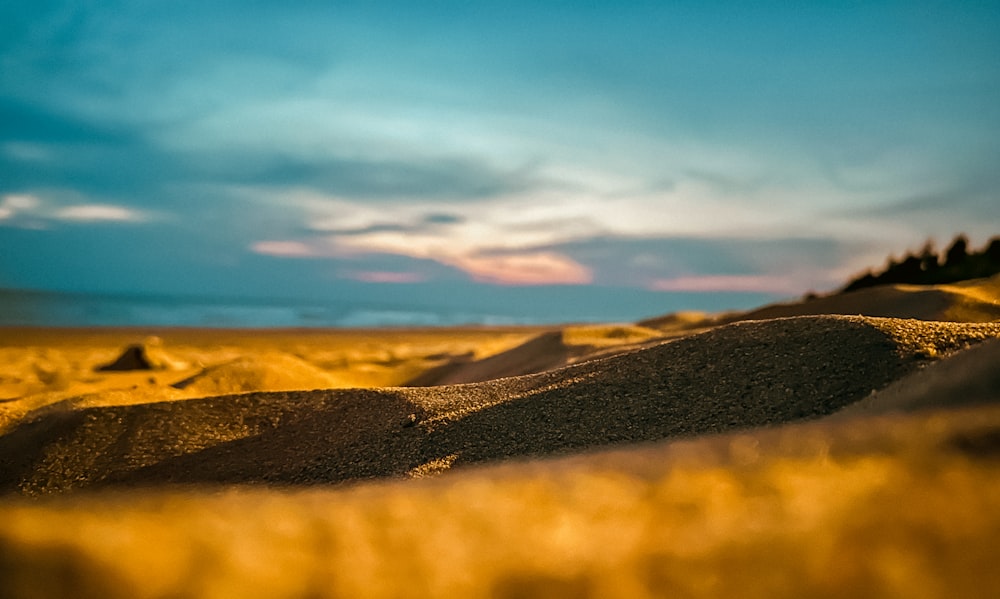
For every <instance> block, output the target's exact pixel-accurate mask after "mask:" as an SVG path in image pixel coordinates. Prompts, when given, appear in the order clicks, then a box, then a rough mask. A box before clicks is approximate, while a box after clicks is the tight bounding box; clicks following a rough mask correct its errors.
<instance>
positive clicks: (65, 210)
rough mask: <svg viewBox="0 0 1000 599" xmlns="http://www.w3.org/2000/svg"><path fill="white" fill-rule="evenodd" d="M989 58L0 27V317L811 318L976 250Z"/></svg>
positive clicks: (625, 8) (771, 21)
mask: <svg viewBox="0 0 1000 599" xmlns="http://www.w3.org/2000/svg"><path fill="white" fill-rule="evenodd" d="M998 58H1000V3H997V2H965V1H961V0H958V1H951V2H924V1H910V2H878V1H875V2H810V3H791V2H770V1H763V2H754V3H748V2H712V1H698V2H639V1H633V2H630V1H627V0H626V1H616V2H597V1H589V2H587V1H577V2H568V1H551V2H543V1H535V2H522V1H519V0H505V1H504V2H492V1H481V2H470V1H461V2H459V1H449V0H427V1H424V2H404V1H397V2H388V1H386V2H381V1H377V0H373V1H356V2H335V1H331V2H318V1H300V2H296V1H290V0H286V1H283V2H271V1H262V0H257V1H240V2H237V1H235V0H219V1H214V2H201V1H198V2H194V1H188V0H173V1H166V0H162V1H159V0H132V1H115V0H101V1H96V0H77V1H59V0H51V1H48V0H31V1H25V0H10V1H7V2H4V3H3V4H2V5H0V288H16V289H42V290H59V291H72V292H98V293H106V292H115V293H119V292H127V293H140V294H142V293H150V294H155V293H168V292H169V293H177V294H194V295H218V296H234V297H235V296H252V297H283V298H312V299H324V298H338V299H341V300H357V301H372V300H373V298H394V300H395V301H399V302H404V303H405V302H406V301H421V302H435V301H440V302H445V303H447V302H452V303H455V304H456V305H462V304H466V305H473V304H477V303H482V304H484V305H485V304H490V303H494V304H496V303H499V304H502V303H504V302H520V303H521V304H525V305H529V306H528V307H527V308H524V309H526V310H529V311H530V310H531V309H534V308H531V306H535V307H536V308H537V311H538V313H540V314H541V313H545V314H553V315H556V316H558V315H559V314H560V306H564V307H565V306H568V305H569V306H572V305H575V304H579V305H581V306H583V305H586V306H588V308H587V310H590V311H591V312H594V316H595V317H597V316H600V315H601V314H604V313H607V315H609V316H616V317H618V316H629V315H630V314H631V312H630V311H634V312H637V313H636V314H635V316H636V317H639V316H643V315H650V314H651V313H657V312H658V310H657V308H658V307H660V306H662V307H663V310H660V311H666V310H667V309H668V308H685V309H697V308H699V307H700V306H701V305H704V306H705V307H706V308H709V309H716V308H738V307H751V305H753V304H755V303H760V302H761V301H767V300H775V299H782V298H793V297H797V296H801V295H802V294H804V293H806V292H808V291H819V292H825V291H830V290H833V289H836V288H838V287H839V286H841V285H842V284H843V283H844V282H845V281H846V280H847V279H848V278H849V277H850V276H852V275H855V274H857V273H858V272H859V271H863V270H864V269H866V268H868V267H872V266H875V267H877V266H879V265H881V264H882V263H884V261H885V259H886V257H887V256H888V255H889V254H893V253H895V254H896V255H899V254H901V253H902V252H904V251H906V250H908V249H917V248H919V247H920V246H922V245H923V243H924V242H925V241H926V240H927V239H928V238H932V239H935V240H936V241H937V242H938V246H939V247H941V246H942V245H944V244H946V243H947V242H948V241H949V240H950V239H951V238H952V237H953V236H954V235H955V234H956V233H959V232H965V233H966V234H968V235H969V237H970V238H971V240H972V245H973V246H978V245H981V244H984V243H985V242H986V241H987V240H988V238H989V237H991V236H993V235H996V234H1000V227H998V224H1000V195H998V189H1000V168H998V167H1000V60H998ZM594 298H603V299H600V300H597V299H594ZM612 305H614V306H617V307H618V312H622V314H618V313H617V312H616V311H615V310H614V309H612V308H610V307H609V306H612ZM602 310H603V311H604V312H601V311H602ZM643 312H645V314H643ZM612 313H614V314H612Z"/></svg>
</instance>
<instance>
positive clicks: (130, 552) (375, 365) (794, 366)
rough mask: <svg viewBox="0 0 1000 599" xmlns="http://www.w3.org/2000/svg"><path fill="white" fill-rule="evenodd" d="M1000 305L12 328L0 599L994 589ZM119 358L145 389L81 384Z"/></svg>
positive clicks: (934, 302)
mask: <svg viewBox="0 0 1000 599" xmlns="http://www.w3.org/2000/svg"><path fill="white" fill-rule="evenodd" d="M951 287H953V288H954V287H955V286H951ZM996 287H997V281H996V280H995V279H990V280H985V281H979V282H973V283H968V284H964V285H962V286H959V287H957V288H958V289H960V290H961V291H960V292H957V291H954V289H944V288H907V287H898V288H894V289H889V290H883V291H881V292H880V293H881V294H882V295H881V296H880V297H883V298H888V299H887V300H886V303H885V304H882V305H880V306H879V309H872V310H868V311H871V312H877V313H879V316H878V317H873V316H859V315H848V314H837V313H836V312H838V311H840V312H843V311H846V310H833V312H834V313H829V312H831V310H832V308H831V306H833V305H834V304H835V303H836V302H840V304H839V305H840V306H841V307H843V306H848V307H850V308H857V307H859V306H862V305H863V304H864V303H865V302H871V301H874V300H873V299H872V297H871V294H866V295H865V296H864V297H862V296H856V297H854V298H851V297H847V298H846V299H845V298H839V299H837V298H832V299H823V298H821V299H819V300H815V301H813V302H805V303H802V304H797V305H794V306H789V305H784V306H772V307H766V308H764V309H761V310H759V311H754V312H752V313H749V314H744V315H742V316H741V315H733V314H729V315H720V316H712V315H690V314H688V315H678V316H676V317H669V316H668V317H662V318H657V319H650V320H648V321H644V322H643V323H641V324H639V325H629V324H615V325H602V326H583V327H562V328H558V329H556V328H548V329H544V328H542V329H517V330H512V329H489V330H487V329H475V330H456V329H451V330H424V331H416V330H414V331H389V332H385V331H382V332H365V331H353V332H313V333H307V332H304V331H284V332H268V333H264V332H253V331H247V332H221V331H89V332H81V331H76V332H73V331H44V330H35V331H25V330H16V331H6V332H5V333H4V334H3V335H0V341H2V345H3V346H4V347H3V349H2V350H0V351H3V352H5V354H4V355H5V356H7V362H6V363H7V366H6V367H5V368H6V369H7V370H5V371H4V373H5V375H4V376H5V378H3V379H2V380H0V383H3V384H5V385H6V387H0V388H4V389H7V392H8V393H11V392H12V391H21V392H22V393H21V394H20V395H17V396H15V397H10V398H9V399H8V400H6V401H4V402H2V403H0V406H2V407H3V409H4V410H5V411H4V412H2V413H3V414H5V415H6V429H5V432H4V434H2V435H0V596H4V597H6V596H11V597H61V596H77V597H91V596H93V597H98V596H100V597H180V596H184V597H230V596H241V597H258V596H259V597H399V596H406V597H455V596H461V597H661V596H663V597H666V596H670V597H717V596H745V597H800V596H817V597H833V596H845V595H860V596H875V597H896V596H916V597H945V596H948V597H951V596H963V597H977V596H982V597H986V596H991V595H992V592H993V591H994V590H995V589H997V588H1000V574H997V573H996V570H995V568H994V566H993V561H994V557H993V556H995V555H996V554H997V552H998V551H1000V459H998V458H1000V380H998V377H997V374H996V373H997V372H1000V369H997V368H996V365H997V363H998V359H1000V341H998V340H997V339H998V338H1000V323H998V322H991V321H990V319H989V318H986V316H988V315H989V310H990V309H991V308H990V305H1000V302H998V301H997V298H998V297H1000V294H998V293H996ZM857 293H859V294H860V293H865V292H857ZM907 294H910V296H908V295H907ZM949 294H950V295H949ZM911 296H912V297H911ZM942 297H945V298H946V300H947V301H946V302H945V303H946V304H948V305H946V306H945V307H944V308H942V307H941V306H940V305H939V303H940V301H941V298H942ZM889 300H891V301H889ZM991 302H992V304H991ZM810 304H811V305H813V306H814V307H817V308H819V309H818V310H817V312H818V314H815V315H808V314H796V313H797V312H800V311H802V310H803V309H804V308H803V306H809V305H810ZM902 307H905V308H906V309H905V310H903V309H902ZM894 309H897V310H899V315H902V316H913V315H914V311H916V312H919V313H920V314H918V315H923V317H924V319H921V320H916V319H913V318H900V317H897V316H893V310H894ZM788 312H791V314H789V313H788ZM943 314H947V315H950V319H949V320H940V318H941V317H942V315H943ZM762 315H765V316H767V317H766V318H761V316H762ZM140 335H143V336H140ZM151 335H155V336H156V338H155V339H153V338H151V337H150V336H151ZM133 343H140V344H141V345H142V352H144V355H145V357H146V358H148V359H146V360H145V362H146V363H145V364H144V363H143V362H144V360H137V361H136V364H137V367H140V368H142V369H141V370H134V371H130V370H126V371H110V372H108V371H101V370H98V369H99V368H100V367H101V366H102V365H107V364H111V363H113V362H114V361H115V360H116V358H118V357H120V356H121V355H122V353H123V352H124V351H125V350H126V348H127V347H128V346H129V345H131V344H133ZM351 352H354V353H351ZM134 357H135V356H133V358H134ZM46 372H49V373H55V374H50V375H46V374H44V373H46ZM352 372H360V373H362V374H360V375H359V374H352ZM365 373H368V374H365ZM372 373H374V374H372ZM366 376H367V377H368V379H367V380H368V382H370V383H374V384H371V385H369V386H368V387H367V388H359V387H358V386H357V385H356V384H352V383H353V382H354V381H356V380H357V379H363V378H365V377H366ZM351 377H355V378H353V379H352V378H351ZM498 377H499V378H498ZM15 379H16V380H15ZM387 380H391V381H392V383H391V384H393V385H402V384H404V383H409V384H410V385H417V384H421V383H422V384H424V385H431V384H433V385H434V386H394V387H391V386H385V384H383V383H384V381H387ZM46 381H49V382H46ZM442 382H447V383H449V384H440V383H442ZM456 383H457V384H456Z"/></svg>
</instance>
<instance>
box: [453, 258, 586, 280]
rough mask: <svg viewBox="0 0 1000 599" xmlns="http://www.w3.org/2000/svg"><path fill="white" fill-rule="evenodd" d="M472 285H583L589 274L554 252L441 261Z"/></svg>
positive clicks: (578, 265)
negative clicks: (470, 277) (480, 283)
mask: <svg viewBox="0 0 1000 599" xmlns="http://www.w3.org/2000/svg"><path fill="white" fill-rule="evenodd" d="M442 261H443V262H445V263H447V264H452V265H454V266H456V267H458V268H460V269H462V270H463V271H465V272H467V273H469V275H470V276H472V278H473V279H474V280H476V281H479V282H483V283H493V284H498V285H584V284H587V283H590V282H592V281H593V273H592V272H591V271H590V269H589V268H587V267H586V266H583V265H581V264H579V263H577V262H575V261H573V260H572V259H571V258H569V257H567V256H563V255H561V254H558V253H556V252H519V253H510V254H503V255H486V256H483V255H471V256H456V257H454V258H443V259H442Z"/></svg>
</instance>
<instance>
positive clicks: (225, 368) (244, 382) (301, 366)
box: [171, 354, 338, 396]
mask: <svg viewBox="0 0 1000 599" xmlns="http://www.w3.org/2000/svg"><path fill="white" fill-rule="evenodd" d="M171 386H172V387H174V388H176V389H183V390H184V391H187V392H189V393H197V394H200V395H203V396H204V395H223V394H228V393H246V392H250V391H295V390H309V389H327V388H330V387H335V386H338V385H337V381H336V380H335V378H334V377H333V376H331V375H330V374H328V373H326V372H324V371H322V370H320V369H319V368H317V367H315V366H313V365H312V364H309V363H307V362H305V361H303V360H300V359H298V358H295V357H292V356H289V355H287V354H268V355H261V356H252V357H241V358H237V359H235V360H233V361H231V362H226V363H225V364H218V365H216V366H209V367H208V368H205V369H204V370H202V371H201V372H199V373H198V374H196V375H194V376H192V377H189V378H186V379H184V380H182V381H178V382H176V383H174V384H173V385H171Z"/></svg>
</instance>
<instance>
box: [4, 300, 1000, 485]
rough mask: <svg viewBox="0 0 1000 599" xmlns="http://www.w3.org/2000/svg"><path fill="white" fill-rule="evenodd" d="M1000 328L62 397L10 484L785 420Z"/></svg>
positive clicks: (274, 470)
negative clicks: (88, 400)
mask: <svg viewBox="0 0 1000 599" xmlns="http://www.w3.org/2000/svg"><path fill="white" fill-rule="evenodd" d="M993 337H1000V324H998V323H987V324H959V323H941V322H926V321H915V320H899V319H885V318H868V317H860V316H857V317H852V316H808V317H796V318H784V319H775V320H768V321H747V322H739V323H735V324H732V325H728V326H724V327H720V328H718V329H714V330H711V331H709V332H706V333H703V334H698V335H693V336H690V337H684V338H681V339H678V340H674V341H669V342H665V343H663V344H661V345H658V346H654V347H651V348H646V349H642V350H637V351H634V352H631V353H626V354H622V355H617V356H613V357H610V358H607V359H602V360H595V361H592V362H586V363H583V364H578V365H574V366H569V367H565V368H561V369H558V370H553V371H549V372H545V373H541V374H536V375H529V376H521V377H513V378H506V379H499V380H495V381H489V382H484V383H475V384H468V385H452V386H443V387H431V388H419V389H418V388H386V389H378V390H317V391H306V392H287V393H280V392H279V393H249V394H243V395H231V396H223V397H211V398H203V399H194V400H186V401H174V402H163V403H154V404H141V405H131V406H119V407H100V408H87V409H70V408H67V407H63V408H60V406H59V405H56V406H51V407H49V408H48V409H46V410H45V411H44V413H40V414H38V415H37V416H36V417H35V418H33V419H29V421H27V422H25V423H24V424H22V425H21V426H19V427H17V428H15V429H14V430H13V431H11V432H10V433H8V434H7V435H5V436H3V437H0V492H7V493H11V492H13V493H26V494H44V493H56V492H62V491H66V490H70V489H78V488H97V487H108V486H124V487H128V486H145V485H156V484H163V483H185V484H187V483H204V484H219V483H274V484H282V485H288V484H295V485H315V484H325V483H338V482H345V481H352V480H358V479H367V478H375V477H394V476H404V475H407V474H411V475H420V474H425V473H429V472H434V471H437V470H441V469H445V468H448V467H456V466H462V465H466V464H472V463H483V462H490V461H495V460H502V459H507V458H522V457H534V456H544V455H552V454H561V453H567V452H578V451H580V450H585V449H592V448H597V447H602V446H610V445H617V444H624V443H634V442H645V441H656V440H661V439H668V438H676V437H688V436H694V435H700V434H705V433H717V432H724V431H731V430H738V429H746V428H752V427H760V426H765V425H774V424H781V423H787V422H792V421H798V420H804V419H812V418H818V417H821V416H825V415H829V414H832V413H834V412H836V411H838V410H840V409H841V408H844V407H845V406H848V405H850V404H853V403H855V402H857V401H859V400H861V399H863V398H865V397H867V396H869V395H870V394H871V393H872V392H873V391H875V390H879V389H882V388H884V387H886V386H888V385H890V384H891V383H893V382H894V381H897V380H900V379H902V378H903V377H905V376H907V375H908V374H910V373H913V372H914V371H916V370H919V369H920V368H921V367H922V366H924V365H926V364H928V363H930V362H932V361H934V360H937V359H938V358H940V357H942V356H946V355H948V354H950V353H952V352H955V351H958V350H961V349H964V348H966V347H968V346H970V345H972V344H975V343H977V342H979V341H982V340H984V339H988V338H993Z"/></svg>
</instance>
